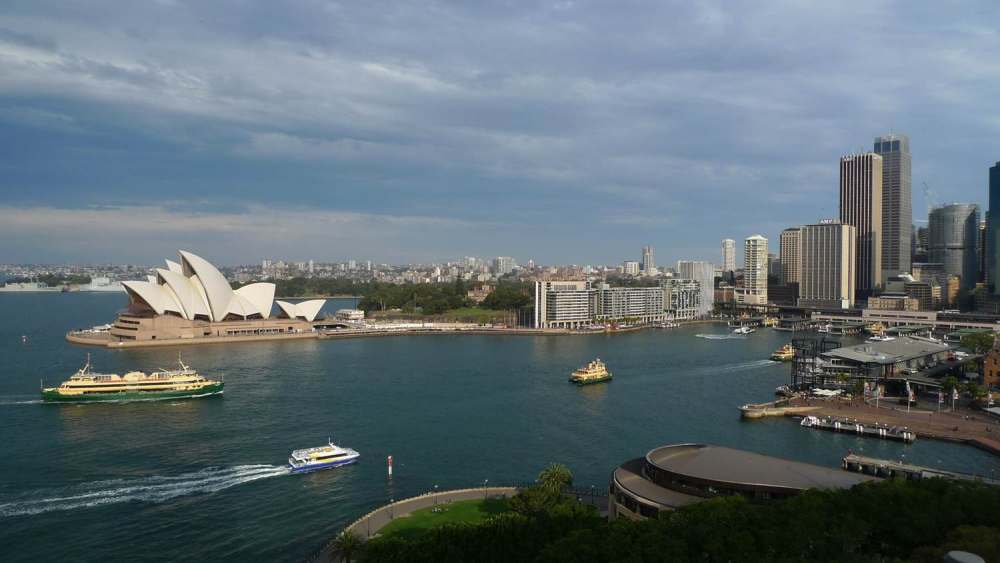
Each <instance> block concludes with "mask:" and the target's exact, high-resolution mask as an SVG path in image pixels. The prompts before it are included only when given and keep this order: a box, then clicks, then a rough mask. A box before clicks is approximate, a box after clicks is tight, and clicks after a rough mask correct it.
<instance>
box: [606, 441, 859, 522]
mask: <svg viewBox="0 0 1000 563" xmlns="http://www.w3.org/2000/svg"><path fill="white" fill-rule="evenodd" d="M873 479H874V477H871V476H868V475H862V474H858V473H850V472H847V471H842V470H837V469H829V468H826V467H820V466H818V465H812V464H809V463H801V462H798V461H789V460H786V459H781V458H776V457H771V456H766V455H761V454H756V453H752V452H747V451H743V450H735V449H732V448H724V447H719V446H709V445H705V444H675V445H670V446H663V447H659V448H656V449H654V450H651V451H650V452H649V453H647V454H646V455H645V457H639V458H635V459H631V460H629V461H626V462H625V463H623V464H621V465H620V466H619V467H618V468H617V469H615V471H614V473H613V474H612V476H611V482H610V484H609V491H608V492H609V494H608V518H610V519H612V520H614V519H616V518H628V519H631V520H645V519H647V518H656V517H657V515H658V514H659V513H660V512H661V511H664V510H676V509H678V508H681V507H684V506H688V505H691V504H695V503H698V502H702V501H705V500H707V499H709V498H712V497H717V496H732V495H741V496H744V497H747V498H749V499H751V500H755V501H767V500H771V499H782V498H787V497H790V496H794V495H797V494H799V493H801V492H802V491H805V490H806V489H849V488H851V487H853V486H855V485H857V484H860V483H864V482H866V481H871V480H873Z"/></svg>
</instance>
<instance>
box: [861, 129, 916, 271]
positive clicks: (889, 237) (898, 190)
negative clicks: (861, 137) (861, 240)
mask: <svg viewBox="0 0 1000 563" xmlns="http://www.w3.org/2000/svg"><path fill="white" fill-rule="evenodd" d="M874 152H875V153H876V154H878V155H880V156H881V157H882V274H883V275H884V276H885V278H883V279H879V283H881V282H883V281H885V279H888V278H889V277H891V276H898V275H899V274H901V273H909V271H910V230H911V228H912V226H913V205H912V199H911V192H912V185H911V183H912V178H911V173H910V168H911V162H910V160H911V159H910V138H909V137H907V136H906V135H896V134H890V135H883V136H881V137H875V150H874ZM859 237H860V233H859Z"/></svg>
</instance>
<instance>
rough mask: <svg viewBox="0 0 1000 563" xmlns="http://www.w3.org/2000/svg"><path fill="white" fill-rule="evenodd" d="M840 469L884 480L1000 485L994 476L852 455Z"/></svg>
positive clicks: (845, 457)
mask: <svg viewBox="0 0 1000 563" xmlns="http://www.w3.org/2000/svg"><path fill="white" fill-rule="evenodd" d="M841 467H842V468H843V469H844V470H845V471H851V472H854V473H864V474H865V475H871V476H873V477H882V478H885V479H893V478H900V479H907V480H914V479H929V478H932V479H952V480H956V481H978V482H981V483H986V484H987V485H1000V481H998V480H997V479H996V475H995V474H994V475H990V476H989V477H986V476H979V475H971V474H968V473H958V472H955V471H945V470H943V469H933V468H930V467H921V466H919V465H910V464H907V463H903V462H901V461H892V460H888V459H877V458H873V457H866V456H862V455H858V454H854V453H851V454H848V455H846V456H844V459H843V462H842V463H841Z"/></svg>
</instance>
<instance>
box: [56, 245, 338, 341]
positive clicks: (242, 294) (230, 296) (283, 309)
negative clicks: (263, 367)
mask: <svg viewBox="0 0 1000 563" xmlns="http://www.w3.org/2000/svg"><path fill="white" fill-rule="evenodd" d="M122 286H123V287H124V289H125V293H126V294H127V296H128V306H127V307H126V309H125V310H123V311H122V312H120V313H119V314H118V317H117V318H116V319H115V321H114V323H112V325H111V328H110V329H109V330H107V331H79V332H72V333H70V334H68V335H67V337H66V338H67V340H69V341H71V342H74V343H77V344H93V345H107V346H119V345H129V344H141V343H145V344H153V343H154V342H153V341H159V342H164V341H167V342H172V343H184V342H189V341H194V340H199V339H216V340H218V339H239V338H245V337H258V338H259V337H269V336H270V337H278V336H287V335H296V334H304V333H312V332H313V324H312V323H313V321H315V320H316V317H317V316H318V315H319V313H320V310H321V309H322V308H323V305H324V304H325V300H324V299H315V300H311V301H305V302H301V303H289V302H286V301H275V300H274V291H275V285H274V284H273V283H253V284H249V285H246V286H243V287H240V288H239V289H235V290H234V289H233V288H232V286H231V285H230V284H229V281H227V280H226V278H225V276H223V275H222V273H221V272H219V270H218V269H217V268H216V267H215V266H213V265H212V264H211V263H209V262H208V261H207V260H205V259H204V258H201V257H200V256H198V255H196V254H193V253H191V252H187V251H183V250H182V251H180V260H179V261H178V262H174V261H172V260H167V261H166V268H157V269H156V270H155V275H150V276H148V277H147V279H146V280H145V281H126V282H122ZM275 304H277V306H278V307H277V311H274V305H275ZM159 342H157V343H159Z"/></svg>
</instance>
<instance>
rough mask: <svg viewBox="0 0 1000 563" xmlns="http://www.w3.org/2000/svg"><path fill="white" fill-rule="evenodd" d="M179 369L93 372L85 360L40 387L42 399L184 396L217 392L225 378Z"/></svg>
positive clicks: (217, 393) (209, 394)
mask: <svg viewBox="0 0 1000 563" xmlns="http://www.w3.org/2000/svg"><path fill="white" fill-rule="evenodd" d="M177 362H178V363H179V364H180V367H179V369H174V370H160V371H157V372H153V373H150V374H146V373H143V372H141V371H130V372H128V373H126V374H125V375H117V374H110V373H94V372H91V371H90V355H89V354H88V355H87V364H86V365H84V366H83V367H82V368H80V369H79V370H78V371H77V372H76V373H74V374H73V376H72V377H70V378H69V379H68V380H67V381H64V382H62V384H60V385H59V387H49V388H45V387H44V386H43V387H42V400H43V401H45V402H47V403H48V402H92V401H136V400H150V399H188V398H195V397H208V396H211V395H219V394H221V393H222V389H223V387H224V386H225V382H222V381H213V380H211V379H205V378H204V377H202V376H200V375H198V372H197V371H195V370H193V369H191V368H189V367H188V366H186V365H184V362H181V361H180V358H179V357H178V359H177Z"/></svg>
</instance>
